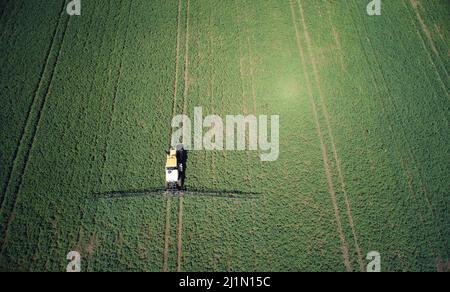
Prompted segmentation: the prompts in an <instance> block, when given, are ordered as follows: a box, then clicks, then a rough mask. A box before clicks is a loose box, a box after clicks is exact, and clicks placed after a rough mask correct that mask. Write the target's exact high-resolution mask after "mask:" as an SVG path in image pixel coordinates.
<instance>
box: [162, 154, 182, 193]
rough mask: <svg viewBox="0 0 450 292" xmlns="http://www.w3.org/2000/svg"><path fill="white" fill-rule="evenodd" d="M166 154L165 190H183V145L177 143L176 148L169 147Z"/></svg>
mask: <svg viewBox="0 0 450 292" xmlns="http://www.w3.org/2000/svg"><path fill="white" fill-rule="evenodd" d="M166 154H167V160H166V191H168V192H177V191H183V190H184V180H185V177H186V162H187V151H186V150H185V149H184V146H183V145H178V146H177V147H176V149H174V148H173V147H171V148H170V149H169V150H168V151H166Z"/></svg>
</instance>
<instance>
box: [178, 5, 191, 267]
mask: <svg viewBox="0 0 450 292" xmlns="http://www.w3.org/2000/svg"><path fill="white" fill-rule="evenodd" d="M189 14H190V0H186V33H185V53H184V93H183V114H186V112H187V105H188V102H187V100H188V97H189V86H190V79H189ZM183 207H184V192H182V193H181V194H180V198H179V208H178V226H177V272H181V261H182V258H183Z"/></svg>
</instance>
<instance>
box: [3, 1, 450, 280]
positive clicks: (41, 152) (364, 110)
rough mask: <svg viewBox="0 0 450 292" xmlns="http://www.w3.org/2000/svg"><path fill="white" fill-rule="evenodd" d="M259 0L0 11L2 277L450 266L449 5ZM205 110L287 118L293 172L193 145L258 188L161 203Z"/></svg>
mask: <svg viewBox="0 0 450 292" xmlns="http://www.w3.org/2000/svg"><path fill="white" fill-rule="evenodd" d="M257 2H258V3H256V1H255V0H245V1H206V0H170V1H167V0H166V1H162V0H154V1H150V2H149V1H145V0H134V1H126V0H123V1H106V0H100V1H95V2H94V1H83V8H82V9H83V10H82V16H80V17H68V16H67V15H66V14H65V13H61V11H63V10H65V9H64V8H65V1H51V2H49V3H34V2H33V3H31V2H30V1H22V0H18V1H11V0H10V1H4V2H2V3H1V4H0V5H1V6H2V10H1V11H2V14H1V17H0V24H1V25H0V53H1V56H2V58H1V65H2V66H1V68H0V70H1V76H2V78H1V79H0V89H1V91H0V95H1V98H2V101H3V102H2V105H1V110H0V127H1V131H0V133H1V134H0V135H1V136H0V143H1V144H0V149H1V152H0V154H1V155H0V170H1V171H0V179H1V182H2V189H1V193H0V198H1V202H2V204H1V211H0V227H1V229H0V244H1V251H0V270H4V271H14V270H18V271H64V270H65V267H66V265H67V261H66V255H67V253H68V252H69V251H72V250H77V251H80V253H81V256H82V270H83V271H119V270H127V271H162V270H167V271H177V270H180V271H346V270H349V271H360V270H364V269H365V266H366V265H367V264H368V261H367V260H366V259H365V257H366V255H367V253H369V252H370V251H373V250H376V251H378V252H380V253H381V256H382V269H383V270H384V271H436V270H439V271H446V270H447V271H448V263H449V250H450V246H449V243H448V238H449V235H450V234H449V230H450V228H449V227H450V221H449V218H448V210H449V201H448V182H447V181H448V177H449V175H450V171H449V167H448V160H449V151H448V145H449V142H450V141H449V138H448V137H449V136H448V134H447V132H448V126H449V123H448V117H449V116H450V115H449V112H450V107H449V93H448V92H449V85H450V79H449V75H448V70H447V68H448V65H449V61H450V60H449V46H448V41H449V37H450V36H449V29H448V28H449V19H448V15H447V14H446V13H445V11H448V8H449V4H448V3H447V2H446V1H442V0H433V1H423V0H417V1H416V0H401V1H394V2H389V3H388V2H383V15H382V16H380V17H368V16H367V15H366V13H365V11H366V6H367V3H368V1H363V0H351V1H345V2H342V1H341V2H342V3H341V2H337V1H300V0H286V1H257ZM366 2H367V3H366ZM196 106H202V107H203V112H204V115H207V114H218V115H220V116H222V117H224V116H225V115H227V114H233V115H237V114H256V115H260V114H267V115H273V114H278V115H280V123H281V124H280V157H279V159H278V160H277V161H276V162H271V163H263V162H261V161H260V159H259V153H258V152H250V151H241V152H222V151H215V152H191V153H190V157H189V165H188V181H187V185H188V187H191V188H196V189H213V190H228V191H235V190H237V191H241V192H242V194H241V195H239V196H236V197H223V196H218V195H217V194H214V193H212V194H207V195H189V194H186V195H185V196H183V197H178V196H176V197H167V196H164V195H162V194H155V193H152V192H146V191H145V190H149V189H152V188H155V187H156V188H157V187H160V186H161V185H162V184H163V180H164V172H163V166H164V159H165V156H164V152H163V151H164V149H165V148H166V147H167V145H168V143H169V142H170V134H171V128H170V122H171V118H172V116H173V115H174V114H180V113H186V114H188V115H190V116H191V115H193V110H194V107H196ZM143 190H144V191H143ZM111 192H116V193H119V194H122V195H121V196H109V195H108V194H109V193H111ZM248 193H253V194H254V195H251V196H250V195H248V196H247V195H246V194H248Z"/></svg>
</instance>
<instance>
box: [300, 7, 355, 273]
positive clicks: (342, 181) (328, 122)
mask: <svg viewBox="0 0 450 292" xmlns="http://www.w3.org/2000/svg"><path fill="white" fill-rule="evenodd" d="M297 4H298V8H299V12H300V19H301V21H302V24H303V29H304V31H303V32H304V37H305V42H306V45H307V48H308V52H309V57H310V60H311V63H312V68H313V73H314V76H315V81H316V85H317V89H318V91H319V97H320V104H321V107H322V113H323V115H324V117H325V124H326V128H327V131H328V137H329V139H330V143H331V148H332V151H333V157H334V160H335V162H336V169H337V172H338V178H339V182H340V185H341V191H342V193H343V195H344V202H345V207H346V213H347V217H348V221H349V225H350V228H351V230H352V235H353V241H354V244H355V249H356V253H357V256H358V263H359V266H360V270H361V271H364V261H363V257H362V253H361V248H360V246H359V239H358V236H357V232H356V228H355V223H354V220H353V215H352V208H351V205H350V201H349V198H348V193H347V188H346V184H345V179H344V175H343V172H342V167H341V160H340V158H339V155H338V153H337V148H336V143H335V140H334V135H333V130H332V128H331V118H330V114H329V112H328V108H327V106H326V102H325V98H324V94H323V90H322V86H321V78H320V74H319V70H318V68H317V60H316V57H315V55H314V52H313V45H312V40H311V36H310V34H309V31H308V27H307V24H306V21H305V16H304V11H303V6H302V4H301V2H300V0H298V1H297Z"/></svg>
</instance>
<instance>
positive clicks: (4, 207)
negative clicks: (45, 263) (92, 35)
mask: <svg viewBox="0 0 450 292" xmlns="http://www.w3.org/2000/svg"><path fill="white" fill-rule="evenodd" d="M64 8H65V4H64V3H63V5H62V11H63V12H64ZM63 12H62V13H61V15H60V18H59V20H58V24H57V25H56V28H55V30H54V34H53V37H52V41H51V45H50V47H49V50H48V53H47V59H46V62H45V65H44V67H43V69H42V72H41V77H40V80H39V83H38V86H37V88H36V91H35V93H34V98H33V102H32V104H31V105H30V108H29V111H28V114H27V119H26V122H25V127H24V128H23V130H22V134H21V139H20V142H19V145H18V147H17V149H16V153H15V157H14V160H13V161H14V162H13V168H12V170H11V172H10V174H9V178H8V183H7V185H6V187H5V192H4V195H3V198H2V202H1V217H0V218H1V229H2V232H1V239H0V250H1V254H3V252H4V248H5V246H6V242H7V240H8V235H9V227H10V223H11V222H12V220H13V218H14V214H15V209H16V205H17V199H18V197H19V194H20V191H21V189H22V185H23V176H24V174H25V173H26V170H27V168H28V163H29V158H30V154H31V151H32V149H33V145H34V143H35V139H36V135H37V132H38V130H39V127H40V123H41V118H42V111H43V109H44V108H45V105H46V102H47V98H48V95H49V94H50V90H51V86H52V84H53V80H54V76H55V71H56V68H57V66H58V62H59V59H60V56H61V51H62V48H63V44H64V39H65V35H66V31H67V28H68V27H69V24H70V18H69V17H68V16H66V20H65V23H64V24H62V25H63V28H62V32H61V42H60V43H59V44H58V43H55V39H56V37H57V35H58V32H59V27H60V24H61V22H62V21H63V20H62V19H63V18H64V17H63V15H64V14H63ZM55 46H56V47H55ZM54 47H55V50H56V51H57V52H56V56H55V57H54V60H53V58H52V51H53V50H54ZM49 68H50V69H49ZM49 70H50V71H49ZM47 71H49V73H48V74H49V76H46V75H47V74H46V72H47ZM46 77H48V82H47V84H44V82H45V80H44V79H45V78H46ZM41 89H42V90H43V93H42V94H40V91H41ZM30 127H31V129H29V128H30ZM13 176H14V177H15V176H17V178H16V179H15V181H14V182H13V181H12V179H13ZM8 193H10V194H11V198H10V200H11V202H9V196H8Z"/></svg>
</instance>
